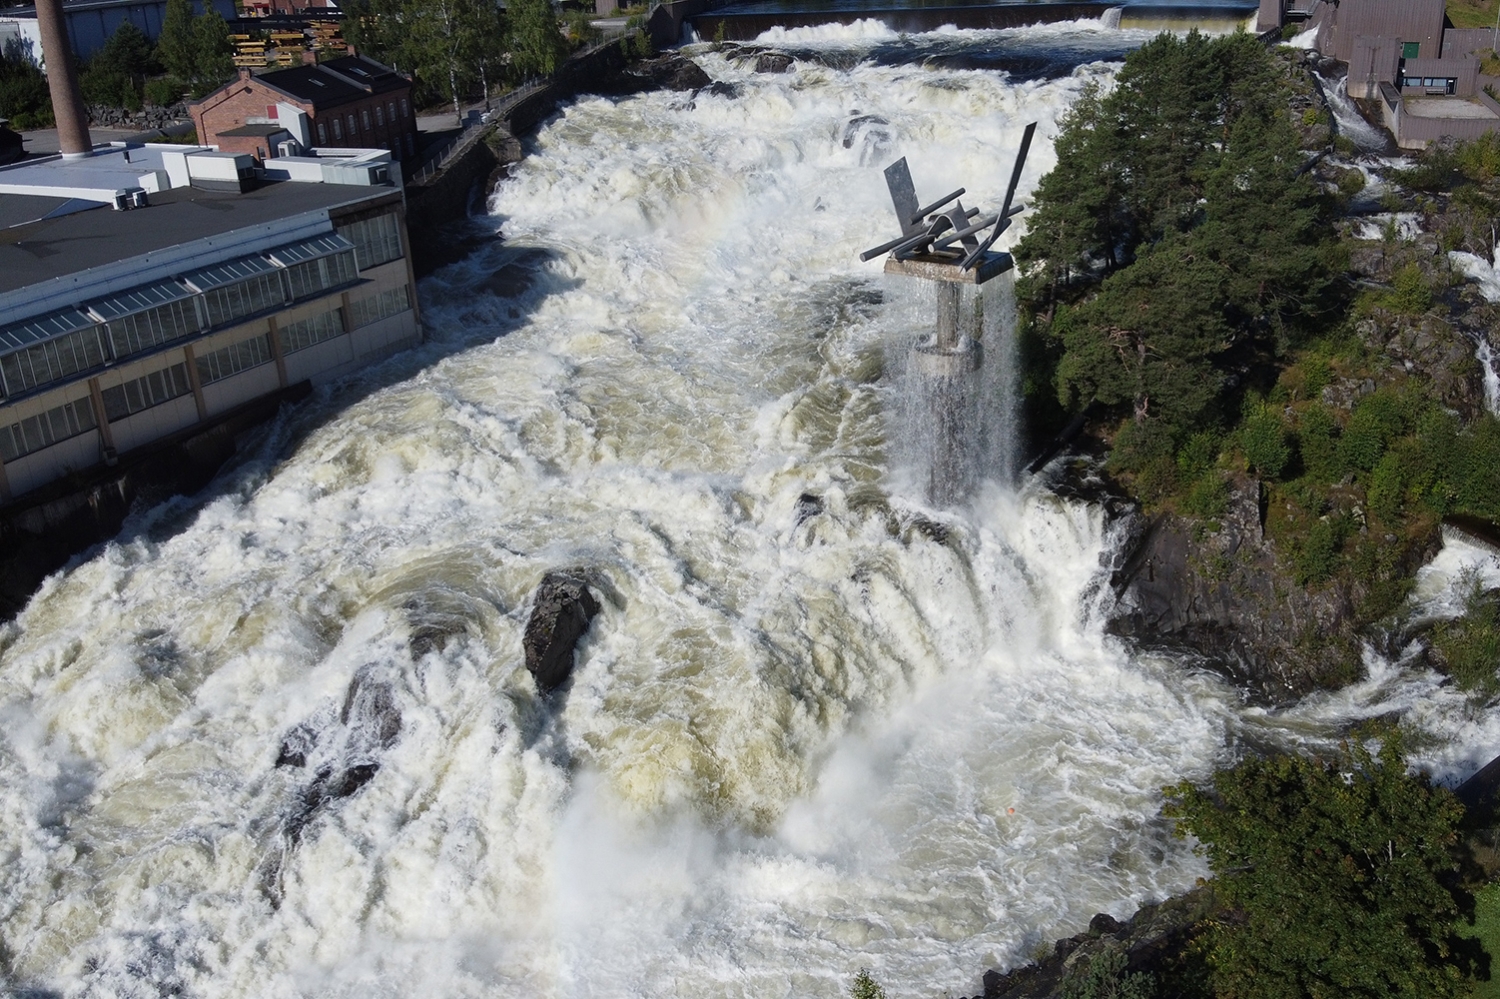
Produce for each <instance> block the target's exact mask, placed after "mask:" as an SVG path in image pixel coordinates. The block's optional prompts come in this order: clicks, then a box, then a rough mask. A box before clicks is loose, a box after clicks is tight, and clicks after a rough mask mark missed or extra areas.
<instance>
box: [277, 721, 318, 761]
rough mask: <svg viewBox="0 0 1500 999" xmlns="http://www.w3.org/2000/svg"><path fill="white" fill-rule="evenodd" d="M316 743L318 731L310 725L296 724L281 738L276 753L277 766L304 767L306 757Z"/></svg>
mask: <svg viewBox="0 0 1500 999" xmlns="http://www.w3.org/2000/svg"><path fill="white" fill-rule="evenodd" d="M317 744H318V733H317V730H316V729H314V728H313V727H312V726H311V725H298V726H297V727H296V728H294V729H292V730H291V731H290V732H288V733H287V734H286V737H285V738H283V739H282V740H281V749H280V751H278V752H277V754H276V765H277V766H278V767H305V766H307V757H308V755H309V754H310V753H311V752H312V751H313V749H314V748H315V747H316V746H317Z"/></svg>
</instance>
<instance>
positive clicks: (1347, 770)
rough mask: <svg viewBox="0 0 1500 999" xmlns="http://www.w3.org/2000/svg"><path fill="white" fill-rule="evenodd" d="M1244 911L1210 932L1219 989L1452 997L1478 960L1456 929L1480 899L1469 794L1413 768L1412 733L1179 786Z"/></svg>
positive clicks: (1350, 997) (1222, 879) (1172, 799)
mask: <svg viewBox="0 0 1500 999" xmlns="http://www.w3.org/2000/svg"><path fill="white" fill-rule="evenodd" d="M1166 796H1167V806H1166V807H1165V808H1164V809H1163V813H1164V814H1165V815H1167V816H1168V817H1170V818H1174V819H1176V820H1177V827H1176V833H1177V835H1179V836H1186V835H1189V834H1191V835H1192V836H1195V837H1196V838H1197V839H1198V841H1199V845H1198V846H1197V847H1196V849H1197V850H1198V851H1199V852H1201V853H1203V854H1206V855H1207V857H1208V862H1209V865H1210V867H1212V869H1213V872H1214V881H1213V883H1214V887H1215V889H1216V891H1217V892H1218V894H1219V896H1220V898H1221V899H1222V900H1223V901H1224V902H1225V903H1226V904H1227V905H1228V906H1229V907H1230V908H1231V911H1232V912H1233V913H1234V915H1233V917H1232V918H1228V919H1222V920H1218V921H1216V923H1215V924H1214V925H1213V927H1212V928H1211V930H1210V937H1209V939H1208V941H1207V943H1208V946H1209V948H1210V955H1209V956H1210V964H1211V967H1212V969H1213V971H1212V974H1213V985H1214V991H1215V993H1216V994H1218V995H1221V996H1234V997H1235V999H1283V997H1297V996H1309V997H1318V996H1328V997H1333V996H1339V997H1344V999H1444V997H1456V996H1460V995H1466V994H1467V993H1468V988H1469V983H1468V982H1467V981H1465V978H1466V977H1467V976H1468V975H1470V974H1472V973H1473V970H1474V969H1473V967H1472V965H1471V964H1469V963H1468V961H1467V959H1468V958H1470V957H1471V956H1472V951H1466V950H1465V949H1464V947H1463V945H1462V943H1461V942H1460V941H1459V939H1458V938H1457V936H1456V935H1455V929H1456V926H1457V923H1458V921H1459V919H1460V918H1461V917H1462V915H1463V913H1464V912H1465V911H1466V910H1468V909H1469V908H1470V907H1471V905H1472V899H1471V898H1470V897H1469V896H1468V894H1467V893H1466V892H1464V891H1463V890H1462V889H1461V888H1459V887H1457V886H1456V884H1455V881H1456V879H1455V878H1454V877H1453V876H1454V875H1455V874H1456V873H1457V870H1458V864H1457V861H1456V859H1455V856H1454V853H1453V850H1454V848H1455V846H1456V843H1457V839H1458V837H1457V830H1458V825H1459V822H1460V821H1461V820H1462V818H1463V815H1464V809H1463V806H1462V805H1460V804H1459V803H1458V800H1457V799H1456V798H1454V796H1453V794H1452V792H1450V791H1448V790H1446V789H1444V788H1437V787H1433V786H1432V784H1431V782H1430V781H1429V779H1428V777H1427V776H1426V775H1425V774H1408V773H1407V769H1406V761H1405V760H1404V759H1403V757H1402V753H1401V748H1400V745H1399V742H1398V740H1397V739H1395V738H1391V739H1388V740H1386V742H1385V745H1384V746H1382V747H1381V749H1380V753H1379V756H1378V757H1375V756H1372V755H1371V754H1370V752H1369V751H1368V750H1366V749H1365V748H1364V747H1363V746H1360V745H1358V744H1355V745H1351V746H1347V747H1345V748H1344V749H1343V750H1341V751H1340V752H1339V753H1337V754H1336V755H1335V756H1333V757H1332V758H1330V759H1326V760H1324V759H1308V758H1306V757H1301V756H1277V757H1273V758H1270V759H1260V758H1252V759H1247V760H1245V761H1243V762H1241V763H1239V764H1238V765H1236V766H1234V767H1232V768H1229V769H1227V770H1220V771H1219V772H1218V773H1217V774H1215V775H1214V779H1213V785H1212V787H1211V788H1199V787H1195V786H1193V785H1192V784H1190V783H1186V782H1184V783H1182V784H1178V785H1176V786H1174V787H1170V788H1167V789H1166Z"/></svg>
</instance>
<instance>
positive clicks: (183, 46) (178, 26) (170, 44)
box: [156, 0, 198, 83]
mask: <svg viewBox="0 0 1500 999" xmlns="http://www.w3.org/2000/svg"><path fill="white" fill-rule="evenodd" d="M156 57H157V59H159V60H160V61H161V64H162V66H163V67H165V68H166V71H167V72H168V73H171V74H172V75H173V76H175V77H177V79H179V80H183V81H186V82H189V83H191V82H192V81H193V80H194V79H195V78H196V76H197V72H198V50H197V44H196V41H195V39H194V35H193V0H167V11H166V14H165V15H164V16H163V17H162V23H161V34H160V35H158V36H157V39H156Z"/></svg>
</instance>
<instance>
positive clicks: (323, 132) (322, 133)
mask: <svg viewBox="0 0 1500 999" xmlns="http://www.w3.org/2000/svg"><path fill="white" fill-rule="evenodd" d="M327 141H328V126H327V125H325V124H323V123H322V122H321V121H320V122H318V145H320V146H321V145H323V144H324V143H326V142H327Z"/></svg>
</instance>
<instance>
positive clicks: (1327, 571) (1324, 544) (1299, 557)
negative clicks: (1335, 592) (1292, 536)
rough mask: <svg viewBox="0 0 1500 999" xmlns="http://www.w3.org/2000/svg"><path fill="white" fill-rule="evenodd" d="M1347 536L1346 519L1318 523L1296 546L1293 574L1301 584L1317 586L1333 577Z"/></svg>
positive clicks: (1327, 518) (1323, 520)
mask: <svg viewBox="0 0 1500 999" xmlns="http://www.w3.org/2000/svg"><path fill="white" fill-rule="evenodd" d="M1346 533H1347V530H1346V525H1345V524H1344V522H1343V520H1342V518H1334V517H1331V516H1330V517H1324V518H1320V519H1319V520H1317V521H1315V522H1314V523H1313V525H1312V527H1311V528H1310V529H1309V530H1308V532H1307V534H1306V535H1305V536H1303V537H1302V538H1299V539H1297V540H1295V541H1294V542H1293V544H1292V570H1293V572H1292V574H1293V576H1295V577H1296V580H1297V582H1298V583H1299V584H1301V585H1303V586H1314V585H1316V584H1318V583H1321V582H1323V581H1324V580H1326V579H1328V577H1330V576H1332V575H1333V573H1334V570H1336V569H1337V568H1338V564H1339V553H1340V551H1341V550H1342V548H1343V546H1344V535H1345V534H1346Z"/></svg>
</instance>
